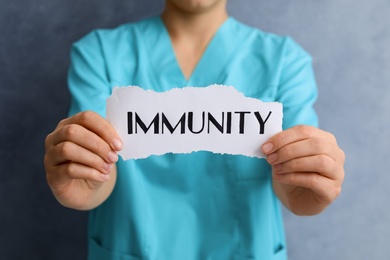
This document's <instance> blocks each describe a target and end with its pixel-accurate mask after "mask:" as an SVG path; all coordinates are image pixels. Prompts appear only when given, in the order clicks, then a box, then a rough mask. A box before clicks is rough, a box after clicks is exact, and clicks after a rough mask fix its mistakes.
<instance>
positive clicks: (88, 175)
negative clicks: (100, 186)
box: [58, 162, 110, 183]
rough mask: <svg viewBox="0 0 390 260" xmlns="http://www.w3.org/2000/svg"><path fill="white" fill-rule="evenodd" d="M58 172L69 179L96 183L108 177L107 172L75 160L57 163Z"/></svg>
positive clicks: (104, 180)
mask: <svg viewBox="0 0 390 260" xmlns="http://www.w3.org/2000/svg"><path fill="white" fill-rule="evenodd" d="M58 174H60V175H62V176H66V177H68V178H70V179H83V180H88V181H93V182H98V183H102V182H106V181H108V180H109V179H110V175H109V174H105V173H101V172H100V171H98V170H96V169H94V168H92V167H88V166H86V165H83V164H79V163H75V162H71V163H67V164H62V165H59V166H58Z"/></svg>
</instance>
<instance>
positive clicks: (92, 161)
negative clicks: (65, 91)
mask: <svg viewBox="0 0 390 260" xmlns="http://www.w3.org/2000/svg"><path fill="white" fill-rule="evenodd" d="M68 84H69V90H70V94H71V106H70V111H69V114H70V115H72V116H70V117H69V118H67V119H64V120H62V121H61V122H60V123H59V124H58V126H57V128H56V129H55V130H54V131H53V132H52V133H51V134H49V135H48V136H47V138H46V143H45V144H46V145H45V147H46V154H45V160H44V162H45V168H46V176H47V181H48V184H49V186H50V188H51V189H52V191H53V194H54V196H55V197H56V198H57V200H58V201H59V202H60V203H61V204H63V205H64V206H67V207H70V208H74V209H82V210H88V209H92V208H94V207H96V206H98V205H99V204H100V203H102V202H103V201H104V200H105V199H106V198H107V197H108V196H109V195H110V193H111V191H112V189H113V188H114V186H115V181H116V167H115V162H116V161H117V159H118V157H117V155H116V152H117V151H118V150H119V149H120V148H121V146H122V144H121V141H120V139H119V137H118V135H117V133H116V131H115V130H114V129H113V128H112V126H111V125H110V124H109V123H108V122H107V121H106V120H105V119H104V118H103V116H104V114H105V106H106V98H107V97H108V96H109V95H110V94H111V88H110V80H109V77H108V75H107V68H106V61H105V58H104V51H103V48H102V44H101V38H100V34H99V32H98V31H94V32H91V33H90V34H88V35H87V36H85V37H84V38H82V39H81V40H79V41H78V42H76V43H75V44H73V46H72V49H71V64H70V68H69V75H68ZM81 111H87V112H81ZM91 111H94V112H91Z"/></svg>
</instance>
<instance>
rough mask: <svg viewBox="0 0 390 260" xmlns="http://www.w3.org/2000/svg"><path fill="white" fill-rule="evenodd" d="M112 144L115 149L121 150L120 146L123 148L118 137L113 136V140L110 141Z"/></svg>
mask: <svg viewBox="0 0 390 260" xmlns="http://www.w3.org/2000/svg"><path fill="white" fill-rule="evenodd" d="M112 144H113V145H114V148H115V149H116V150H118V151H119V150H122V148H123V143H122V141H121V140H119V139H117V138H115V139H114V140H113V142H112Z"/></svg>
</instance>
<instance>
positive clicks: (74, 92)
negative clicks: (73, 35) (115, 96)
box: [68, 31, 110, 117]
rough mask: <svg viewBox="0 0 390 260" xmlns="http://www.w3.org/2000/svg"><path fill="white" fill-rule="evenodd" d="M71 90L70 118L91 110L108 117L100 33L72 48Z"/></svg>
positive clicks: (69, 81) (69, 76)
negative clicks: (106, 114) (106, 113)
mask: <svg viewBox="0 0 390 260" xmlns="http://www.w3.org/2000/svg"><path fill="white" fill-rule="evenodd" d="M68 86H69V91H70V94H71V105H70V110H69V115H74V114H76V113H78V112H81V111H86V110H92V111H94V112H96V113H98V114H100V115H101V116H103V117H104V116H105V109H106V99H107V97H108V96H109V95H110V87H109V82H108V77H107V70H106V65H105V60H104V55H103V52H102V47H101V43H100V41H99V35H98V33H97V31H94V32H91V33H90V34H88V35H87V36H85V37H84V38H82V39H81V40H79V41H78V42H76V43H74V44H73V46H72V49H71V63H70V68H69V73H68Z"/></svg>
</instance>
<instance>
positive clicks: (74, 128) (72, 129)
mask: <svg viewBox="0 0 390 260" xmlns="http://www.w3.org/2000/svg"><path fill="white" fill-rule="evenodd" d="M78 131H79V127H78V125H76V124H71V125H67V126H65V127H64V128H63V134H64V136H65V137H66V138H67V139H71V138H72V137H73V136H75V135H77V133H78Z"/></svg>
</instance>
